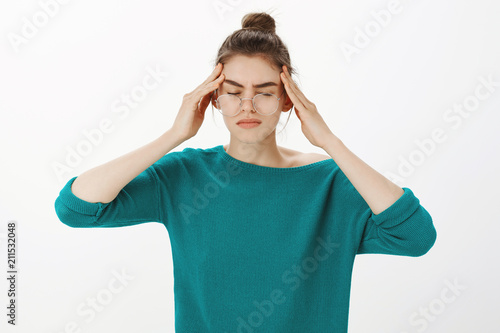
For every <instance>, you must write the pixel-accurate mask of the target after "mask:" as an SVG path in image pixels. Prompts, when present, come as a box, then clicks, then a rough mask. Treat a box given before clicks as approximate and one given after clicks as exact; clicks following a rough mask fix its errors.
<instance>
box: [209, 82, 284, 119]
mask: <svg viewBox="0 0 500 333" xmlns="http://www.w3.org/2000/svg"><path fill="white" fill-rule="evenodd" d="M216 92H217V89H215V91H214V93H216ZM284 92H285V90H283V92H282V93H281V95H280V97H279V98H278V97H276V95H274V94H271V93H260V94H257V95H255V96H254V97H253V98H241V97H239V96H237V95H235V94H224V95H220V96H219V97H217V99H216V100H215V102H216V104H217V109H219V112H220V113H221V114H222V115H223V116H227V117H234V116H236V115H237V114H238V113H240V111H241V106H242V105H243V100H244V99H251V100H252V104H253V108H254V110H255V111H257V112H258V113H260V114H261V115H263V116H270V115H272V114H273V113H275V112H276V111H277V110H278V106H279V101H280V99H281V96H282V95H283V93H284Z"/></svg>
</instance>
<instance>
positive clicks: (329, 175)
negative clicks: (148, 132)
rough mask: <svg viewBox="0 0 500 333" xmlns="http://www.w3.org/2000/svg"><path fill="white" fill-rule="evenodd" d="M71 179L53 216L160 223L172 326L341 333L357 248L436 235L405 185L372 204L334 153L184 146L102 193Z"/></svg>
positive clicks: (415, 244)
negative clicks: (305, 155) (271, 159)
mask: <svg viewBox="0 0 500 333" xmlns="http://www.w3.org/2000/svg"><path fill="white" fill-rule="evenodd" d="M75 179H76V177H73V178H71V179H70V180H69V181H68V182H67V184H66V185H65V186H64V187H63V188H62V190H61V191H60V193H59V196H58V197H57V199H56V201H55V210H56V213H57V216H58V217H59V219H60V220H61V221H62V222H63V223H64V224H66V225H68V226H70V227H75V228H101V227H122V226H130V225H136V224H140V223H145V222H158V223H162V224H163V225H164V226H165V228H166V229H167V231H168V233H169V238H170V243H171V249H172V260H173V275H174V301H175V328H176V332H179V333H185V332H214V333H224V332H237V333H251V332H252V333H257V332H270V333H294V332H297V333H305V332H307V333H314V332H318V333H319V332H321V333H327V332H332V333H345V332H347V323H348V313H349V297H350V288H351V274H352V269H353V264H354V258H355V256H356V254H364V253H380V254H390V255H400V256H413V257H416V256H421V255H423V254H425V253H427V251H428V250H429V249H430V248H431V247H432V246H433V244H434V242H435V240H436V230H435V228H434V225H433V222H432V218H431V216H430V215H429V213H428V212H427V210H426V209H425V208H423V207H422V206H421V205H420V201H419V200H418V198H417V197H415V195H414V194H413V192H412V191H411V190H410V189H409V188H406V187H403V190H404V194H403V195H402V196H401V197H400V198H399V199H398V200H397V201H396V202H394V203H393V204H392V205H391V206H390V207H388V208H387V209H386V210H384V211H383V212H381V213H379V214H374V213H373V212H372V211H371V209H370V208H369V206H368V204H367V203H366V202H365V200H364V199H363V198H362V197H361V195H360V194H359V192H358V191H357V190H356V189H355V188H354V186H353V185H352V184H351V182H350V181H349V179H348V178H347V177H346V176H345V174H344V173H343V172H342V170H341V169H340V168H339V167H338V165H337V164H336V163H335V161H334V160H333V159H327V160H323V161H319V162H315V163H312V164H308V165H303V166H299V167H291V168H274V167H266V166H260V165H255V164H251V163H246V162H243V161H240V160H238V159H235V158H233V157H232V156H231V155H229V154H228V153H227V152H226V151H225V150H224V148H223V146H222V145H218V146H215V147H212V148H208V149H201V148H185V149H184V150H182V151H177V152H170V153H168V154H166V155H164V156H163V157H162V158H160V159H159V160H158V161H157V162H156V163H154V164H153V165H151V166H150V167H149V168H147V169H146V170H144V171H143V172H142V173H141V174H139V175H138V176H137V177H136V178H134V179H133V180H132V181H131V182H130V183H128V184H127V185H126V186H125V187H124V188H123V189H122V190H121V192H120V193H119V194H118V196H117V197H116V198H115V199H114V200H113V201H111V202H109V203H100V202H98V203H90V202H87V201H84V200H82V199H80V198H78V197H76V196H75V195H74V194H73V193H72V192H71V184H72V183H73V181H74V180H75ZM367 297H369V296H367Z"/></svg>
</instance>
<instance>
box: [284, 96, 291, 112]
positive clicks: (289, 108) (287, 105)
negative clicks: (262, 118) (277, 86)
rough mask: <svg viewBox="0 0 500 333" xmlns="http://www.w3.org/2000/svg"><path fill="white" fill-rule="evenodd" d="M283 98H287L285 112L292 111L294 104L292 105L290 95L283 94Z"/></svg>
mask: <svg viewBox="0 0 500 333" xmlns="http://www.w3.org/2000/svg"><path fill="white" fill-rule="evenodd" d="M283 96H284V97H285V103H284V104H283V111H284V112H288V111H290V110H291V109H292V106H293V103H292V100H291V99H290V97H288V94H287V93H286V91H285V93H284V94H283Z"/></svg>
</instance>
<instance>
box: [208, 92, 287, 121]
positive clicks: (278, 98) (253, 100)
mask: <svg viewBox="0 0 500 333" xmlns="http://www.w3.org/2000/svg"><path fill="white" fill-rule="evenodd" d="M217 92H218V89H215V90H214V91H213V93H212V95H213V94H217ZM285 92H286V90H285V87H283V92H282V93H281V95H280V97H278V96H276V95H275V94H271V93H260V94H257V95H255V96H254V97H252V98H249V97H246V98H241V97H240V96H237V95H236V94H223V95H220V96H218V97H217V98H216V99H215V103H216V104H217V110H219V112H220V114H222V115H223V116H224V117H236V116H237V115H239V114H240V112H241V109H242V106H243V100H244V99H251V100H252V105H253V109H254V110H255V112H257V113H258V114H261V115H263V116H270V115H272V114H274V113H275V112H276V111H278V108H279V102H280V99H281V96H283V94H284V93H285ZM226 95H231V96H236V97H238V98H239V99H240V109H239V111H238V112H236V113H235V114H234V115H233V116H228V115H225V114H223V113H222V110H221V108H220V105H219V98H220V97H222V96H226ZM259 95H273V96H274V97H276V99H277V100H278V106H276V110H274V111H273V112H271V113H269V114H263V113H260V112H259V111H258V110H257V108H256V107H255V97H257V96H259Z"/></svg>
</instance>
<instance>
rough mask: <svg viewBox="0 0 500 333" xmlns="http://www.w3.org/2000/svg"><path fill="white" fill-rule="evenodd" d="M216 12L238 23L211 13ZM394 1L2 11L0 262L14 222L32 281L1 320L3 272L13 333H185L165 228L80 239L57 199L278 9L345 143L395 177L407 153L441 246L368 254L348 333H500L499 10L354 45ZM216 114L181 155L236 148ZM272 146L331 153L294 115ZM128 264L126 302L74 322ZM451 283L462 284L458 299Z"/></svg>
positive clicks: (446, 16)
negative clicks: (153, 84) (255, 19)
mask: <svg viewBox="0 0 500 333" xmlns="http://www.w3.org/2000/svg"><path fill="white" fill-rule="evenodd" d="M47 2H49V0H45V1H43V0H42V2H41V3H47ZM220 4H226V10H225V11H222V12H221V11H220V10H219V11H218V10H216V5H220ZM388 4H389V1H373V0H371V1H367V0H365V1H335V2H332V1H322V2H311V1H309V2H306V1H269V0H268V1H252V2H250V1H228V0H222V1H211V0H207V1H201V0H198V1H185V2H181V1H175V2H166V1H158V0H157V1H138V0H127V1H116V0H115V1H96V0H87V1H69V2H68V3H67V4H61V5H59V8H58V11H57V13H55V14H54V15H53V17H50V18H49V19H48V21H47V22H45V23H46V24H43V20H42V19H43V14H40V12H41V11H42V9H41V5H40V3H39V2H38V1H26V0H25V1H15V2H14V1H9V2H6V1H3V2H2V3H1V4H0V29H1V34H0V35H1V37H2V38H1V41H0V56H1V61H0V110H1V116H0V117H1V118H0V142H1V154H0V166H1V173H0V182H1V183H0V222H1V224H0V242H1V247H0V248H1V253H2V254H1V255H0V258H1V259H0V263H1V264H0V268H1V269H2V272H5V273H2V274H1V276H5V275H6V270H7V267H6V261H7V258H6V257H7V256H6V225H7V222H8V221H9V220H15V221H17V224H18V227H17V235H18V244H17V245H18V247H17V254H18V262H17V263H18V271H19V274H18V284H17V288H18V297H17V305H18V308H17V324H18V325H17V326H16V327H11V325H8V324H7V323H6V321H7V317H6V312H7V310H6V308H5V306H6V304H7V283H6V279H5V278H2V279H1V282H0V295H1V296H0V304H1V308H2V309H3V310H1V311H0V312H1V313H0V318H2V319H1V323H0V330H1V331H2V332H37V333H38V332H47V333H61V332H71V330H67V331H65V326H66V325H67V324H68V323H70V322H75V323H76V324H77V325H78V329H79V331H78V330H75V332H123V333H125V332H153V333H155V332H173V328H174V299H173V276H172V259H171V251H170V242H169V237H168V232H167V231H166V229H165V228H164V227H163V226H162V225H161V224H158V223H146V224H142V225H137V226H131V227H123V228H112V229H74V228H70V227H68V226H66V225H64V224H62V223H61V222H60V221H59V220H58V218H57V216H56V214H55V211H54V201H55V199H56V197H57V195H58V193H59V191H60V190H61V188H62V187H63V186H64V184H65V183H66V182H67V181H68V180H69V179H70V178H71V177H73V176H77V175H79V174H81V173H82V172H84V171H86V170H88V169H90V168H92V167H95V166H97V165H100V164H102V163H105V162H107V161H109V160H111V159H113V158H116V157H118V156H121V155H123V154H125V153H127V152H129V151H131V150H133V149H136V148H138V147H140V146H142V145H144V144H146V143H148V142H150V141H152V140H153V139H155V138H157V137H158V136H159V135H161V134H162V133H163V132H164V131H165V130H167V129H168V128H170V126H171V124H172V123H173V120H174V119H175V116H176V114H177V111H178V109H179V107H180V104H181V101H182V96H183V95H184V94H185V93H187V92H190V91H192V90H193V89H194V88H195V87H196V86H198V85H199V84H200V83H201V82H202V81H204V80H205V79H206V77H207V76H208V75H209V74H210V72H211V71H212V69H213V66H214V65H215V63H214V61H215V58H216V53H217V50H218V48H219V46H220V44H221V43H222V42H223V40H224V39H225V38H226V36H227V35H229V34H230V33H232V32H233V31H234V30H236V29H239V28H240V27H241V18H242V17H243V15H244V14H246V13H248V12H250V11H260V10H265V11H269V12H271V13H272V15H273V16H274V18H275V19H276V21H277V33H278V34H279V35H280V37H281V38H282V39H283V40H284V42H285V43H286V44H287V46H288V47H289V51H290V54H291V57H292V64H293V65H294V66H295V67H296V68H297V70H298V72H299V76H298V77H296V81H297V82H298V83H299V84H300V87H301V89H302V91H303V92H304V94H305V95H306V96H307V97H308V98H309V99H310V100H311V101H313V102H314V103H315V104H316V106H317V108H318V110H319V112H320V114H321V115H322V116H323V118H324V119H325V121H326V122H327V124H328V125H329V126H330V128H331V130H332V131H333V132H334V133H335V134H336V135H337V136H338V137H339V138H341V139H342V140H343V142H344V143H345V144H346V145H347V146H348V147H349V149H351V151H353V152H354V153H355V154H356V155H358V156H359V157H360V158H362V159H363V160H364V161H365V162H367V163H368V164H369V165H371V166H372V167H374V168H375V169H376V170H378V171H379V172H381V173H382V174H384V175H389V173H392V174H393V175H397V174H399V175H400V176H401V175H402V172H403V171H402V169H401V165H402V164H403V162H402V161H403V160H406V161H408V160H409V159H410V158H411V159H412V161H413V162H414V163H413V170H410V172H408V173H407V174H406V175H405V176H404V177H401V179H400V180H399V181H398V182H397V183H398V185H400V186H405V187H409V188H411V189H412V190H413V191H414V193H415V195H416V196H417V197H418V198H419V199H420V202H421V204H422V205H423V206H424V207H425V208H426V209H427V210H428V211H429V213H430V214H431V216H432V217H433V221H434V224H435V227H436V229H437V233H438V238H437V241H436V243H435V245H434V247H433V248H432V249H431V250H430V251H429V252H428V253H427V254H426V255H424V256H422V257H417V258H412V257H398V256H384V255H373V254H368V255H359V256H357V258H356V262H355V266H354V272H353V274H354V276H353V280H352V292H351V307H350V315H349V332H390V333H403V332H407V333H410V332H497V331H498V330H499V329H500V318H499V316H498V297H499V296H500V293H499V291H500V287H499V283H498V281H499V280H500V268H499V266H498V253H499V251H498V247H497V244H498V241H497V239H498V234H499V232H500V227H499V220H500V212H499V210H498V207H499V203H498V201H499V199H500V195H499V194H498V186H499V185H500V176H499V175H498V170H500V159H499V156H498V154H499V153H498V152H499V151H500V138H499V134H498V132H499V121H500V116H499V111H500V110H499V107H500V86H498V82H500V60H499V59H500V39H499V36H500V20H498V17H500V15H499V14H500V4H499V3H498V1H494V0H477V1H465V0H453V1H452V0H448V1H430V0H426V1H411V0H405V1H404V0H401V1H400V2H399V5H398V6H397V8H398V12H397V13H395V14H393V15H392V16H391V19H390V22H389V24H387V25H386V26H384V27H382V28H381V29H380V31H379V32H378V34H377V33H376V32H377V31H375V30H371V31H372V33H371V35H372V37H369V38H368V39H369V40H368V42H367V45H366V46H363V45H361V44H359V36H358V35H359V31H361V30H365V29H367V28H370V27H371V28H372V29H375V28H376V25H374V23H375V22H377V21H376V20H375V18H374V16H373V15H372V14H371V12H372V11H376V12H378V11H381V10H387V8H388ZM37 13H38V14H37ZM37 15H38V16H37ZM40 15H42V16H40ZM34 16H35V17H38V18H39V19H40V20H42V24H40V23H39V25H40V27H39V28H37V31H36V32H35V33H33V34H32V36H30V38H26V39H25V40H24V42H23V43H21V44H19V45H17V46H15V45H14V44H13V43H12V42H11V39H12V38H13V37H12V36H14V35H17V36H18V37H22V31H23V27H24V26H25V25H26V24H27V23H26V21H30V22H33V20H34V18H33V17H34ZM23 18H26V19H23ZM379 27H380V25H379ZM32 32H33V31H32ZM356 40H357V42H356ZM356 43H358V44H357V45H359V46H363V47H359V48H358V53H354V54H352V56H351V57H347V56H346V55H345V54H344V53H343V52H342V49H341V46H342V45H346V44H350V45H352V46H353V47H356ZM148 67H150V68H153V69H154V68H157V67H158V68H160V69H161V70H162V71H163V72H167V73H168V77H166V78H164V79H163V81H162V82H161V83H160V84H159V85H158V87H157V88H156V89H154V90H152V91H149V93H148V95H147V97H146V98H145V99H144V100H143V101H141V102H140V103H139V105H138V106H137V107H136V108H134V109H130V113H129V114H128V115H127V116H126V117H123V118H120V117H119V114H118V113H116V112H113V105H114V104H113V103H115V102H116V101H117V100H119V99H120V96H121V95H122V94H130V92H131V91H132V90H133V89H134V88H136V87H137V86H139V85H141V83H142V79H143V78H144V76H145V75H147V70H146V68H148ZM489 76H490V77H491V78H492V80H493V81H495V82H497V86H496V87H493V88H492V92H489V93H488V96H487V98H483V99H482V100H478V99H477V98H476V97H475V96H476V95H475V92H476V89H481V91H482V92H483V94H486V92H488V91H487V90H486V89H485V88H484V87H482V88H477V87H479V86H480V85H481V81H480V77H483V78H485V79H487V78H488V77H489ZM474 100H475V101H479V104H478V105H477V107H475V108H474V110H473V111H470V112H469V111H466V112H467V116H466V117H465V116H463V117H460V119H461V122H460V123H459V125H458V126H456V127H454V126H453V124H455V122H450V121H446V120H445V118H444V116H445V115H446V114H447V112H449V111H447V110H448V109H450V108H453V106H454V105H460V104H463V103H466V102H470V103H472V102H473V101H474ZM471 105H472V104H471ZM469 109H471V108H469ZM214 110H215V109H214ZM285 115H286V116H288V113H286V114H285ZM285 115H284V116H283V118H282V122H281V124H284V123H285V121H286V116H285ZM214 116H215V122H214V119H213V118H212V110H211V108H209V109H208V110H207V113H206V118H205V121H204V123H203V125H202V128H201V129H200V131H199V132H198V134H197V135H196V136H195V137H194V138H192V139H190V140H188V141H186V142H184V143H183V144H182V145H180V146H178V147H177V148H176V149H174V150H175V151H180V150H182V149H184V148H185V147H200V148H209V147H213V146H215V145H219V144H225V143H228V142H229V132H228V131H227V129H226V127H225V125H224V122H223V120H222V116H221V115H220V114H218V113H217V111H216V110H215V113H214ZM455 116H456V115H455ZM106 118H108V119H110V120H111V121H112V123H113V125H114V127H113V130H112V131H111V132H110V133H107V134H105V135H104V136H103V139H102V141H101V142H100V143H99V144H97V145H94V146H93V147H92V151H91V152H90V153H89V154H88V155H87V156H85V157H83V159H82V161H81V162H80V163H79V164H78V165H77V166H76V167H74V168H71V170H70V171H68V172H66V173H64V174H62V175H61V176H60V177H58V176H57V175H56V172H55V171H54V169H53V165H54V163H63V164H64V163H65V162H64V161H65V159H66V155H67V150H66V149H67V147H68V146H69V147H72V148H75V147H76V146H77V145H78V144H81V142H82V141H84V140H85V137H84V136H83V134H82V131H83V130H91V129H94V128H97V127H98V126H99V123H100V122H101V121H102V120H103V119H106ZM457 124H458V123H457ZM278 128H279V129H281V128H282V127H281V125H278ZM439 128H440V129H441V131H442V132H443V133H444V134H445V135H446V140H444V142H439V143H435V144H434V145H435V146H434V150H432V151H430V152H429V154H424V153H423V152H422V149H421V148H419V146H418V145H417V144H416V142H415V141H417V140H420V141H425V140H428V139H430V138H431V137H432V133H433V131H435V130H436V129H439ZM277 139H278V144H279V145H281V146H285V147H289V148H292V149H296V150H299V151H303V152H320V153H325V152H324V151H321V150H318V149H317V148H316V147H315V146H312V145H311V144H310V143H309V142H308V140H307V139H306V138H305V136H304V135H303V133H302V132H301V129H300V121H299V120H298V118H297V117H296V116H295V114H292V117H291V118H290V122H289V123H288V125H287V127H286V130H285V131H284V132H283V133H282V134H279V135H278V138H277ZM429 147H430V146H429ZM398 168H400V169H399V171H398ZM122 270H123V271H125V272H126V274H127V275H129V276H132V277H133V279H132V280H130V281H129V282H128V283H127V285H126V286H125V287H123V289H122V291H121V292H118V293H116V294H112V299H110V301H109V303H108V304H106V305H105V306H104V307H103V309H102V311H100V312H95V316H94V317H93V318H92V319H91V320H89V321H88V322H87V321H86V319H89V316H81V315H78V314H77V309H78V308H79V307H84V308H85V307H86V308H87V309H90V307H89V306H88V305H86V302H87V301H88V299H89V298H92V297H94V298H95V297H96V296H97V295H98V294H101V296H102V295H105V294H106V289H107V288H108V284H109V283H110V282H112V281H113V276H114V275H113V272H114V271H115V272H121V271H122ZM445 281H450V283H457V284H459V285H461V286H463V287H462V290H459V291H456V293H455V294H454V293H453V292H452V291H450V290H448V289H447V288H448V287H447V284H446V282H445ZM108 295H109V292H108ZM442 295H446V300H448V302H447V303H446V302H443V300H444V298H442ZM450 298H452V299H453V300H452V301H450ZM429 307H430V310H429V314H430V316H432V317H427V318H428V319H425V318H426V317H424V316H422V315H420V314H419V313H420V311H423V310H422V309H425V308H429ZM412 316H414V317H413V319H414V320H418V321H413V322H412V321H410V320H411V318H412Z"/></svg>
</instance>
